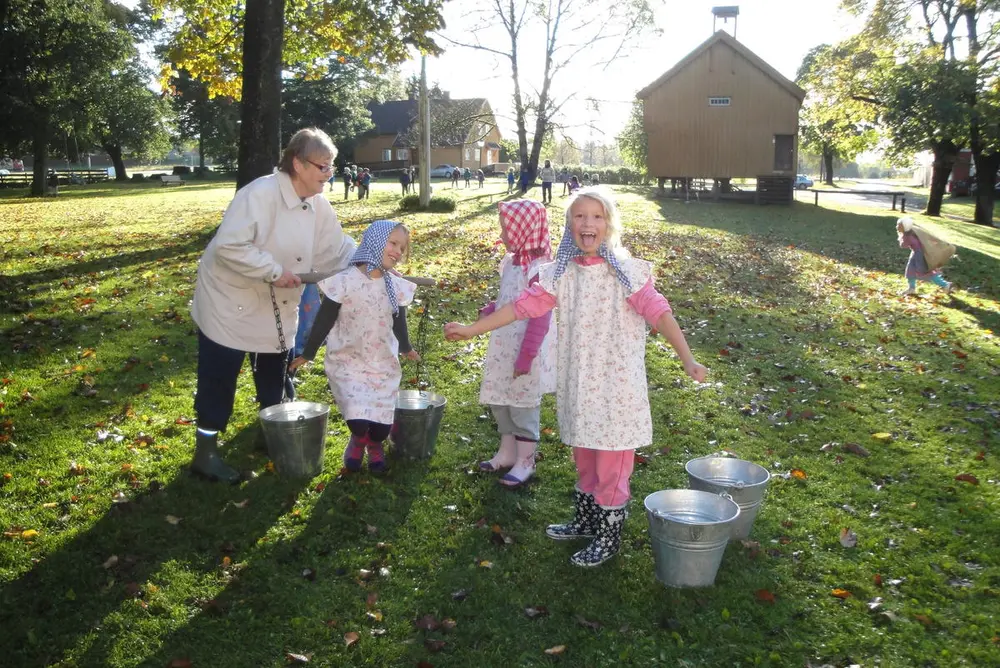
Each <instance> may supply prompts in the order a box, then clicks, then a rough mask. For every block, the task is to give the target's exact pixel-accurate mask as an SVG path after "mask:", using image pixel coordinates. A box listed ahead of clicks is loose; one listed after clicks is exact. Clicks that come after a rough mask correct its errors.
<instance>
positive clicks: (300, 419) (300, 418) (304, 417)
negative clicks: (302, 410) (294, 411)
mask: <svg viewBox="0 0 1000 668" xmlns="http://www.w3.org/2000/svg"><path fill="white" fill-rule="evenodd" d="M305 419H306V416H305V415H301V414H300V415H299V417H298V418H297V421H298V422H305Z"/></svg>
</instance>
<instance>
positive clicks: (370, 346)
mask: <svg viewBox="0 0 1000 668" xmlns="http://www.w3.org/2000/svg"><path fill="white" fill-rule="evenodd" d="M392 282H393V285H394V286H395V289H396V299H397V300H398V302H399V306H400V307H403V306H408V305H409V304H410V303H412V302H413V294H414V292H415V290H416V287H417V286H416V285H414V284H413V283H410V282H409V281H406V280H403V279H401V278H399V277H398V276H394V277H393V279H392ZM319 288H320V290H322V291H323V293H324V294H325V295H326V296H327V297H329V298H330V299H333V300H334V301H336V302H339V303H340V304H341V308H340V315H339V316H338V317H337V322H336V323H335V324H334V326H333V329H332V330H330V334H329V336H327V339H326V357H325V358H324V365H325V367H326V377H327V379H328V380H329V381H330V391H331V392H333V398H334V399H335V400H336V402H337V407H338V408H339V409H340V413H341V415H342V416H343V418H344V419H345V420H369V421H371V422H378V423H380V424H392V420H393V415H394V413H395V410H396V395H397V394H398V392H399V381H400V378H402V369H401V367H400V365H399V341H397V340H396V335H395V334H393V333H392V306H391V305H390V304H389V295H388V294H386V291H385V280H384V279H382V278H381V277H379V278H369V277H368V276H367V275H366V274H364V273H363V272H362V271H361V270H360V269H358V268H357V267H350V268H349V269H346V270H344V271H342V272H340V273H339V274H336V275H335V276H331V277H330V278H327V279H324V280H322V281H320V283H319Z"/></svg>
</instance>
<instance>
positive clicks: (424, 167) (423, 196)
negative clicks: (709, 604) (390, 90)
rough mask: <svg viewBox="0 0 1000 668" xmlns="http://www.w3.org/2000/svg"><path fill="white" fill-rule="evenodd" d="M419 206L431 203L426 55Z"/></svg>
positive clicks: (422, 81)
mask: <svg viewBox="0 0 1000 668" xmlns="http://www.w3.org/2000/svg"><path fill="white" fill-rule="evenodd" d="M419 113H420V206H421V207H422V208H424V207H427V206H428V205H429V204H430V203H431V102H430V100H429V99H427V55H426V54H425V55H423V56H421V57H420V110H419Z"/></svg>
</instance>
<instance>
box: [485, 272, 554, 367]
mask: <svg viewBox="0 0 1000 668" xmlns="http://www.w3.org/2000/svg"><path fill="white" fill-rule="evenodd" d="M536 283H538V276H533V277H532V278H531V280H530V281H529V282H528V286H529V289H530V286H532V285H535V284H536ZM495 310H496V302H490V303H489V304H487V305H486V306H484V307H483V308H481V309H479V317H484V316H487V315H489V314H490V313H493V311H495ZM551 311H552V309H551V308H550V309H548V310H546V311H544V312H542V313H540V314H538V315H537V316H529V317H530V320H529V321H528V326H527V328H526V329H525V330H524V339H522V340H521V348H520V350H519V351H518V353H517V359H516V360H514V370H515V371H516V372H517V373H520V374H525V373H528V372H529V371H531V363H532V362H533V361H534V360H535V358H536V357H538V351H539V350H540V349H541V347H542V342H543V341H545V335H546V334H548V333H549V327H550V326H551V324H552V313H551ZM519 320H523V318H519Z"/></svg>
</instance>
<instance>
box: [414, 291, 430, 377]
mask: <svg viewBox="0 0 1000 668" xmlns="http://www.w3.org/2000/svg"><path fill="white" fill-rule="evenodd" d="M429 301H430V300H429V299H428V298H427V297H426V296H425V297H424V298H423V299H422V300H421V302H422V303H421V304H420V306H421V307H422V308H423V311H422V312H421V314H420V323H419V324H418V325H417V345H418V346H419V347H420V348H419V352H420V361H419V362H417V389H418V390H419V389H421V388H420V381H421V380H422V378H423V375H424V371H425V370H426V357H425V356H424V353H425V352H426V350H427V346H426V343H427V327H426V324H427V312H428V311H429V310H430V303H429ZM429 384H430V381H429V380H428V385H429Z"/></svg>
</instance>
